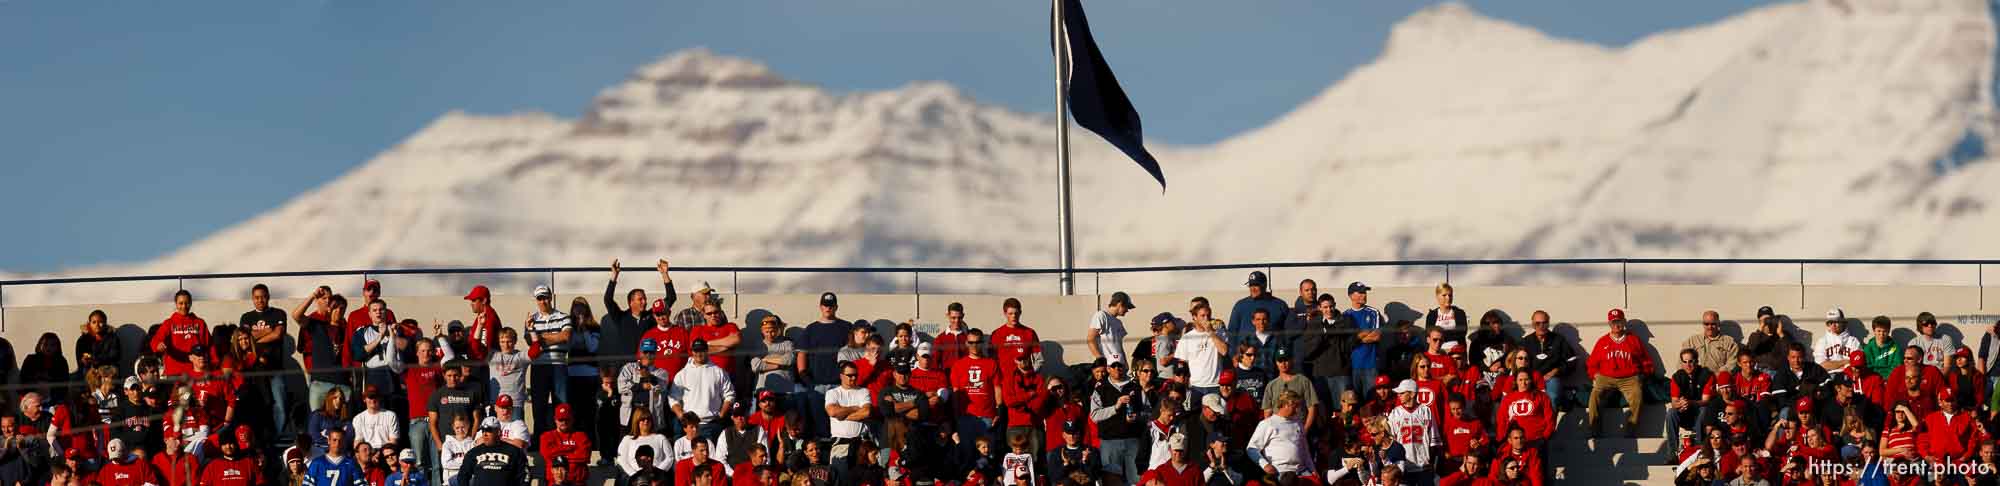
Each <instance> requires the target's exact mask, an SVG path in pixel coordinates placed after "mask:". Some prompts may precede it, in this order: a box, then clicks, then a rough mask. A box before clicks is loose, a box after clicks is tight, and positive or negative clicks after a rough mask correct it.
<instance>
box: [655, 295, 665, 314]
mask: <svg viewBox="0 0 2000 486" xmlns="http://www.w3.org/2000/svg"><path fill="white" fill-rule="evenodd" d="M666 313H667V299H653V315H656V316H657V315H662V314H666Z"/></svg>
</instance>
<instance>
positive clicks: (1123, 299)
mask: <svg viewBox="0 0 2000 486" xmlns="http://www.w3.org/2000/svg"><path fill="white" fill-rule="evenodd" d="M1109 305H1124V306H1125V308H1126V309H1137V308H1139V306H1137V305H1132V296H1131V295H1127V294H1126V293H1124V292H1112V293H1111V303H1110V304H1109Z"/></svg>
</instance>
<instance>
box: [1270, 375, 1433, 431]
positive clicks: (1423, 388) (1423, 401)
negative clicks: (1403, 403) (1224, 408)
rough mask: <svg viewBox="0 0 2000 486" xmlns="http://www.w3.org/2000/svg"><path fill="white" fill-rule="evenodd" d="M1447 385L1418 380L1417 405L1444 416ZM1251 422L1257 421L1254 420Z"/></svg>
mask: <svg viewBox="0 0 2000 486" xmlns="http://www.w3.org/2000/svg"><path fill="white" fill-rule="evenodd" d="M1444 392H1445V386H1444V382H1443V381H1438V380H1417V405H1422V406H1426V407H1430V408H1431V416H1432V417H1443V416H1444V402H1445V401H1446V400H1448V398H1446V397H1445V394H1444ZM1250 423H1256V422H1255V421H1254V420H1253V421H1251V422H1250Z"/></svg>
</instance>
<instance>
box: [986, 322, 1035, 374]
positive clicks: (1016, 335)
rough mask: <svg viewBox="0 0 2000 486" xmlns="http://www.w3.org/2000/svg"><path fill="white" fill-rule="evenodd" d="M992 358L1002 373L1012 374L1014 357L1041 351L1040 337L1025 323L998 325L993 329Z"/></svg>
mask: <svg viewBox="0 0 2000 486" xmlns="http://www.w3.org/2000/svg"><path fill="white" fill-rule="evenodd" d="M991 339H992V341H993V360H994V362H997V363H999V364H1000V365H1001V368H1002V369H1001V370H1000V373H1001V374H1002V375H1013V374H1014V358H1015V357H1017V356H1021V355H1024V354H1026V355H1033V354H1036V353H1040V352H1042V337H1041V335H1039V334H1035V329H1034V328H1032V327H1028V326H1027V325H1026V324H1023V325H1019V326H1000V328H999V329H995V330H993V337H992V338H991Z"/></svg>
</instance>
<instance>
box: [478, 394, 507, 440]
mask: <svg viewBox="0 0 2000 486" xmlns="http://www.w3.org/2000/svg"><path fill="white" fill-rule="evenodd" d="M501 396H502V397H505V396H506V395H501ZM479 430H482V431H488V430H490V431H495V432H498V431H499V430H500V418H499V417H486V420H481V421H479Z"/></svg>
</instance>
